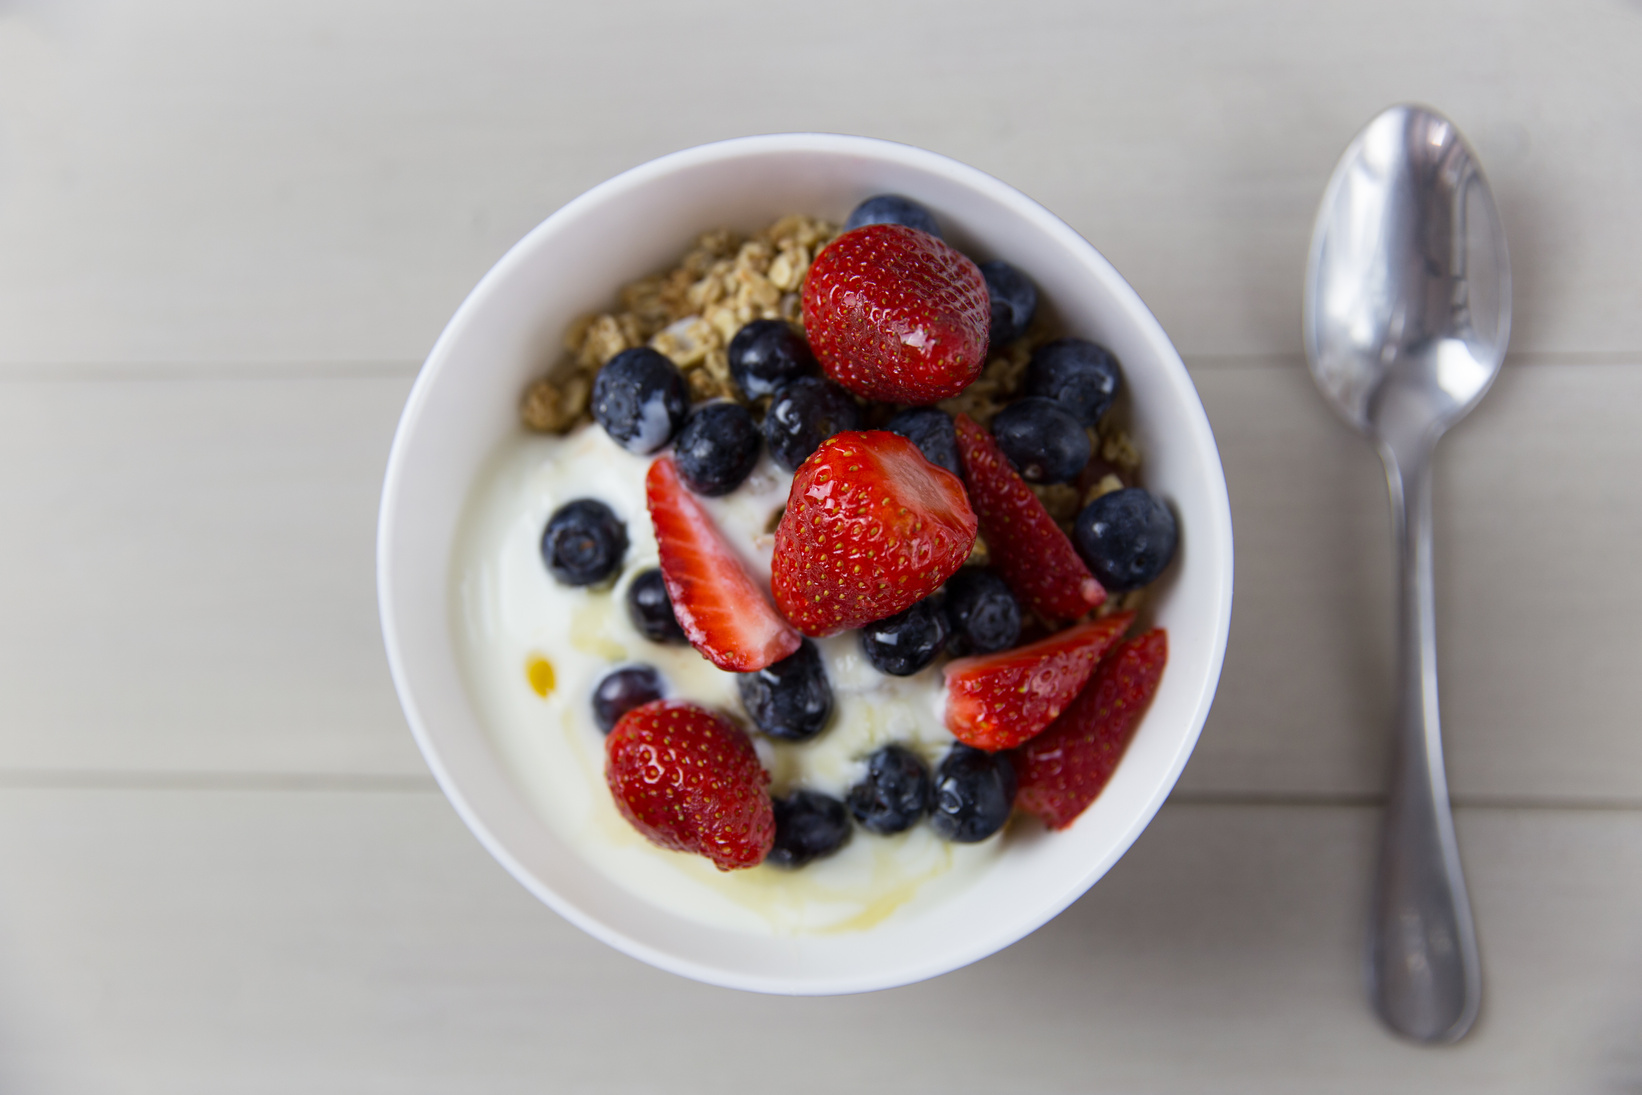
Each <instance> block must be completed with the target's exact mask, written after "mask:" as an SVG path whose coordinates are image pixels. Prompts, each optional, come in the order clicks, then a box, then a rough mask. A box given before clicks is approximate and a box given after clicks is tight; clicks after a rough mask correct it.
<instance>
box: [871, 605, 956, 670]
mask: <svg viewBox="0 0 1642 1095" xmlns="http://www.w3.org/2000/svg"><path fill="white" fill-rule="evenodd" d="M951 633H952V625H950V624H949V623H947V619H946V613H945V612H943V611H942V610H941V606H940V604H939V603H937V601H936V599H935V598H933V597H925V598H924V599H923V600H921V601H919V602H918V603H917V604H915V605H913V606H912V607H911V608H909V609H907V610H906V611H905V612H898V613H896V614H895V615H893V616H891V617H889V618H888V619H884V620H876V621H874V622H873V623H870V624H868V625H867V626H865V627H863V628H862V629H861V652H862V653H863V654H865V655H866V656H867V661H869V662H871V663H872V664H873V666H874V668H876V669H877V670H878V671H879V672H880V673H888V674H889V675H890V676H892V677H910V676H912V674H914V673H916V672H918V670H920V669H922V668H923V667H924V666H926V665H928V664H929V663H930V662H932V661H934V660H935V655H937V654H939V653H940V652H941V650H942V649H943V648H944V647H945V646H946V640H947V637H948V636H949V635H950V634H951Z"/></svg>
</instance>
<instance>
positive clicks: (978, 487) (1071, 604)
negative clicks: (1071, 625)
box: [957, 414, 1106, 620]
mask: <svg viewBox="0 0 1642 1095" xmlns="http://www.w3.org/2000/svg"><path fill="white" fill-rule="evenodd" d="M957 428H958V453H959V455H960V456H961V457H962V458H963V462H964V479H965V480H966V481H967V482H968V483H969V500H970V502H971V503H972V504H973V505H974V507H975V513H976V516H978V517H979V518H980V523H981V535H982V536H984V537H986V547H987V551H988V552H990V554H991V561H992V565H993V566H994V567H995V568H997V570H998V573H1000V574H1002V575H1003V580H1004V581H1006V582H1008V583H1009V588H1010V589H1011V590H1013V591H1014V593H1015V596H1017V597H1019V598H1020V599H1021V600H1022V601H1024V602H1026V605H1027V607H1029V608H1031V609H1033V610H1035V611H1037V612H1038V613H1040V614H1042V615H1044V616H1046V617H1048V618H1049V619H1052V620H1072V619H1076V618H1077V617H1079V616H1082V615H1083V614H1084V613H1086V612H1088V611H1089V610H1090V609H1091V608H1095V607H1097V606H1098V605H1099V604H1100V603H1101V602H1102V601H1104V600H1106V591H1105V590H1104V589H1102V588H1101V585H1100V583H1099V582H1097V581H1096V580H1095V576H1094V575H1093V574H1090V573H1089V568H1088V567H1087V566H1085V565H1084V562H1083V559H1082V558H1080V557H1079V555H1078V552H1077V549H1076V548H1075V547H1073V546H1072V541H1071V540H1070V539H1069V538H1068V537H1067V535H1066V533H1064V532H1062V531H1061V529H1060V526H1059V525H1057V524H1055V520H1054V518H1052V517H1050V516H1049V511H1048V510H1046V509H1044V508H1043V503H1042V502H1040V501H1038V496H1037V495H1036V494H1033V493H1032V488H1031V487H1029V486H1027V485H1026V481H1025V480H1024V479H1022V478H1021V477H1020V476H1019V475H1017V474H1015V469H1014V468H1013V467H1011V466H1010V464H1009V459H1008V458H1007V457H1005V456H1004V454H1003V450H1001V449H999V448H998V443H997V442H996V441H994V440H992V435H991V434H989V433H987V432H986V431H985V430H983V429H981V427H980V426H978V425H976V424H975V422H974V420H973V419H971V418H970V417H969V416H968V415H966V414H960V415H959V416H958V418H957Z"/></svg>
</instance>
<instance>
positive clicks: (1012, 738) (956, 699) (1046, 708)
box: [946, 612, 1134, 752]
mask: <svg viewBox="0 0 1642 1095" xmlns="http://www.w3.org/2000/svg"><path fill="white" fill-rule="evenodd" d="M1133 619H1134V613H1132V612H1118V613H1114V614H1113V615H1111V616H1108V617H1106V618H1105V619H1103V620H1096V621H1095V622H1094V623H1088V624H1079V625H1078V626H1077V627H1071V628H1067V629H1066V630H1065V631H1062V632H1059V633H1057V634H1054V635H1051V636H1049V637H1048V638H1047V639H1042V640H1039V641H1038V642H1035V643H1033V644H1032V645H1030V646H1022V647H1017V648H1015V649H1014V650H1005V651H1002V652H1000V653H997V654H981V655H978V656H976V657H973V658H958V659H957V660H955V661H952V662H948V663H947V667H946V728H947V729H948V730H950V731H952V736H953V737H955V738H957V739H958V740H959V741H961V742H963V743H964V744H965V745H973V746H974V747H975V748H977V749H985V750H988V751H989V752H996V751H997V750H999V749H1011V748H1014V747H1015V746H1017V745H1019V744H1020V743H1021V742H1023V741H1026V740H1027V739H1029V738H1031V737H1033V736H1034V735H1036V734H1037V733H1039V732H1040V731H1041V730H1043V728H1044V727H1046V726H1048V725H1049V724H1050V723H1051V722H1054V721H1055V717H1056V716H1057V715H1059V714H1060V713H1061V712H1062V711H1063V710H1065V709H1066V705H1067V704H1069V703H1071V702H1072V700H1073V698H1074V697H1076V696H1077V694H1078V693H1079V692H1080V691H1082V689H1083V686H1084V685H1085V684H1087V683H1088V681H1089V676H1090V674H1092V673H1093V672H1094V671H1095V664H1096V663H1097V662H1099V661H1100V656H1101V655H1102V654H1104V653H1106V651H1108V650H1110V649H1111V648H1112V647H1113V646H1114V645H1116V643H1117V641H1118V640H1119V639H1121V638H1123V633H1124V631H1126V630H1128V627H1129V623H1130V621H1132V620H1133Z"/></svg>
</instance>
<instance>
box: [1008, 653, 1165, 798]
mask: <svg viewBox="0 0 1642 1095" xmlns="http://www.w3.org/2000/svg"><path fill="white" fill-rule="evenodd" d="M1168 660H1169V637H1168V635H1167V634H1166V633H1165V632H1164V631H1163V630H1162V629H1161V628H1159V629H1156V630H1153V631H1148V632H1146V634H1144V635H1142V636H1140V637H1139V638H1136V639H1131V640H1129V641H1128V642H1126V643H1124V644H1123V645H1122V646H1120V647H1118V648H1117V650H1116V651H1114V652H1113V653H1112V656H1111V657H1109V658H1107V659H1106V660H1105V661H1103V662H1101V664H1100V667H1099V668H1097V669H1096V670H1095V675H1094V678H1093V679H1092V680H1091V681H1090V682H1089V685H1088V687H1087V688H1085V689H1084V690H1083V691H1082V692H1080V693H1078V698H1077V699H1075V700H1073V701H1072V703H1071V705H1070V706H1068V707H1067V708H1066V710H1065V711H1064V712H1062V713H1061V716H1060V718H1058V719H1056V720H1055V721H1054V722H1053V723H1052V724H1051V725H1050V727H1049V729H1047V730H1045V731H1044V732H1043V733H1041V734H1039V735H1038V736H1037V737H1035V738H1033V739H1032V740H1031V741H1029V742H1027V743H1026V744H1025V745H1023V746H1022V747H1021V748H1020V749H1018V750H1016V751H1015V752H1014V753H1013V754H1011V756H1012V757H1013V759H1014V762H1015V771H1016V773H1017V774H1018V775H1019V776H1020V791H1019V792H1018V793H1017V795H1016V796H1015V805H1017V806H1019V807H1020V808H1021V809H1023V810H1025V811H1027V812H1028V813H1032V814H1036V815H1037V816H1038V817H1040V818H1042V819H1043V820H1044V822H1045V824H1047V825H1048V826H1049V827H1050V828H1051V829H1064V828H1066V827H1067V826H1068V825H1070V824H1072V822H1074V821H1076V820H1077V818H1078V815H1079V814H1081V813H1083V811H1084V810H1086V809H1088V807H1089V804H1090V803H1091V802H1093V801H1095V798H1096V797H1097V796H1099V794H1100V792H1101V790H1102V789H1103V788H1104V787H1105V786H1106V782H1107V781H1108V780H1110V779H1111V778H1112V773H1113V772H1114V771H1115V770H1116V769H1117V762H1118V761H1120V760H1122V759H1123V752H1124V750H1125V749H1127V748H1128V747H1129V739H1130V738H1132V737H1134V734H1135V728H1136V727H1137V726H1139V725H1140V716H1142V715H1144V714H1145V713H1146V708H1147V706H1148V705H1149V704H1150V703H1151V702H1152V696H1153V695H1154V694H1155V693H1156V692H1157V684H1158V681H1159V680H1161V679H1162V677H1163V666H1164V663H1166V662H1167V661H1168Z"/></svg>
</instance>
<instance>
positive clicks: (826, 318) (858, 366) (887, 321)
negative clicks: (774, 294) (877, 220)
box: [804, 224, 992, 404]
mask: <svg viewBox="0 0 1642 1095" xmlns="http://www.w3.org/2000/svg"><path fill="white" fill-rule="evenodd" d="M991 325H992V302H991V297H990V295H989V294H988V292H987V288H986V279H985V278H984V277H982V275H981V270H980V267H978V266H976V265H975V264H974V263H973V262H972V261H970V259H969V258H968V257H966V256H965V255H963V254H962V253H961V252H959V251H957V250H955V249H954V248H952V247H949V246H948V245H946V244H945V243H942V242H941V241H940V240H938V239H936V238H935V237H934V236H932V235H930V234H929V233H927V232H920V231H918V230H917V229H916V228H908V227H906V226H905V225H901V224H869V225H866V226H864V227H862V228H857V229H855V230H854V231H852V232H845V233H844V234H843V235H842V236H839V237H838V238H837V239H835V240H833V241H832V243H830V244H828V245H827V246H826V247H825V248H824V249H823V250H822V252H821V253H820V254H819V255H817V256H816V257H815V263H814V265H812V266H811V267H810V272H809V275H808V276H807V277H805V279H804V334H805V335H806V336H807V337H808V339H809V342H810V348H811V349H812V350H814V351H815V356H816V357H817V358H819V359H820V361H821V367H822V368H823V369H825V370H826V373H827V375H828V376H829V377H831V378H832V379H833V380H835V381H837V382H838V383H839V384H842V385H843V386H844V387H846V388H848V389H849V390H850V391H852V392H854V393H855V394H856V395H860V396H865V397H866V398H868V399H882V400H885V401H887V402H891V403H918V404H924V403H933V402H935V401H936V400H937V399H945V398H947V397H948V396H954V395H957V394H958V393H959V392H961V391H963V390H964V389H965V388H967V387H969V384H970V382H971V381H973V380H974V379H975V378H976V377H977V376H979V375H980V374H981V366H982V365H984V364H985V362H986V340H987V331H988V329H989V328H990V327H991Z"/></svg>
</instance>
